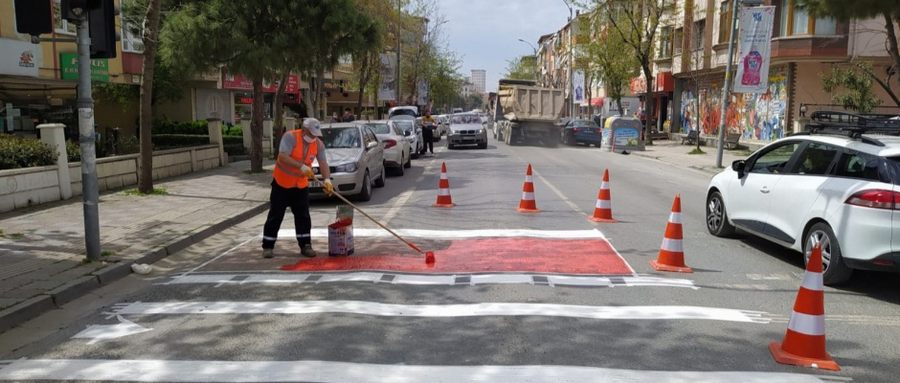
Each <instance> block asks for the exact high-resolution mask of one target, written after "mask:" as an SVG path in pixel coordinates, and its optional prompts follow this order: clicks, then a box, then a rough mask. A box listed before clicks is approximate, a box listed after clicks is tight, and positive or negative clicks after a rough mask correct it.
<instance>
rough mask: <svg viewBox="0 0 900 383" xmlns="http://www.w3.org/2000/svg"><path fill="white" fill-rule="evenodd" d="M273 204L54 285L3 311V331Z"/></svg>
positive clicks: (0, 313) (0, 317) (0, 328)
mask: <svg viewBox="0 0 900 383" xmlns="http://www.w3.org/2000/svg"><path fill="white" fill-rule="evenodd" d="M268 208H269V202H262V203H259V204H258V205H256V206H254V207H251V208H249V209H247V210H245V211H243V212H241V213H238V214H235V215H233V216H231V217H229V218H226V219H224V220H222V221H221V222H218V223H216V224H213V225H212V226H209V227H207V228H205V229H203V230H200V231H198V232H195V233H191V234H187V235H183V236H181V237H180V238H178V239H177V240H175V241H172V242H171V243H169V244H167V245H163V246H160V248H158V249H156V250H153V251H151V252H149V253H147V254H145V255H143V256H141V257H138V258H137V259H136V260H133V261H123V262H119V263H116V264H113V265H109V266H106V267H104V268H102V269H100V270H98V271H95V272H93V273H91V274H90V275H86V276H83V277H80V278H78V279H76V280H74V281H72V282H68V283H66V284H64V285H63V286H60V287H57V288H56V289H53V290H52V291H50V292H49V293H47V294H45V295H39V296H36V297H34V298H31V299H29V300H27V301H24V302H21V303H18V304H16V305H13V306H11V307H9V308H7V309H5V310H3V311H0V333H3V332H6V331H7V330H9V329H11V328H13V327H16V326H18V325H20V324H22V323H25V322H27V321H29V320H31V319H34V318H36V317H37V316H39V315H41V314H44V313H46V312H47V311H50V310H52V309H54V308H56V307H57V306H60V305H63V304H65V303H67V302H71V301H73V300H75V299H78V298H80V297H82V296H84V295H85V294H87V293H88V292H90V291H93V290H95V289H97V288H99V287H100V286H105V285H108V284H110V283H112V282H115V281H117V280H119V279H122V278H124V277H126V276H127V275H129V274H131V265H132V264H134V263H148V264H152V263H155V262H157V261H159V260H161V259H163V258H165V257H167V256H169V255H172V254H174V253H176V252H178V251H181V250H184V249H186V248H188V247H190V246H192V245H194V244H196V243H198V242H200V241H202V240H204V239H206V238H208V237H210V236H212V235H214V234H216V233H218V232H220V231H222V230H224V229H226V228H228V227H230V226H233V225H235V224H238V223H240V222H243V221H246V220H248V219H250V218H251V217H253V216H255V215H258V214H260V213H262V212H264V211H266V209H268Z"/></svg>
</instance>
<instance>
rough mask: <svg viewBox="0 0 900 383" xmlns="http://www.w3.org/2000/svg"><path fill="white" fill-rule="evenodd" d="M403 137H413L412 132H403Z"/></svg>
mask: <svg viewBox="0 0 900 383" xmlns="http://www.w3.org/2000/svg"><path fill="white" fill-rule="evenodd" d="M403 135H404V136H407V137H409V136H411V135H412V132H410V131H409V130H407V131H405V132H403Z"/></svg>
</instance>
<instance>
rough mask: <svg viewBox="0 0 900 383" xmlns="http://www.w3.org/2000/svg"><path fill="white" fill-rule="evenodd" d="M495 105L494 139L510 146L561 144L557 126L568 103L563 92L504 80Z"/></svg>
mask: <svg viewBox="0 0 900 383" xmlns="http://www.w3.org/2000/svg"><path fill="white" fill-rule="evenodd" d="M493 101H494V102H493V103H492V104H491V109H493V110H491V111H490V112H491V118H492V119H493V120H494V124H493V128H494V129H493V131H494V133H493V134H494V139H496V140H498V141H503V142H505V143H506V144H507V145H515V144H519V143H525V142H532V143H533V142H538V141H539V142H541V143H543V144H544V145H546V146H551V147H552V146H556V144H557V143H559V132H560V129H561V128H560V126H559V125H557V121H559V117H560V115H561V114H562V112H563V110H564V107H565V103H564V97H563V91H562V90H561V89H553V88H544V87H539V86H535V83H534V81H528V80H505V79H504V80H500V85H499V87H498V90H497V97H495V99H494V100H493Z"/></svg>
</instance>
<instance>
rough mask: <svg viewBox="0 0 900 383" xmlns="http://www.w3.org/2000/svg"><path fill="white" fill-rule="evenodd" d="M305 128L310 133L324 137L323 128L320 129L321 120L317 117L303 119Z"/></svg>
mask: <svg viewBox="0 0 900 383" xmlns="http://www.w3.org/2000/svg"><path fill="white" fill-rule="evenodd" d="M303 129H306V130H309V134H312V135H313V136H316V137H322V129H319V120H317V119H315V118H307V119H305V120H303Z"/></svg>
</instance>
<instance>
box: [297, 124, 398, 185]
mask: <svg viewBox="0 0 900 383" xmlns="http://www.w3.org/2000/svg"><path fill="white" fill-rule="evenodd" d="M322 141H323V142H324V143H325V158H326V159H327V160H328V167H329V168H330V170H331V182H332V183H333V184H334V189H335V190H336V191H338V192H340V193H341V194H347V195H353V196H356V198H357V199H359V200H361V201H368V200H370V199H372V187H373V186H374V187H382V186H384V180H385V176H384V173H385V169H384V147H383V146H382V145H381V143H380V142H379V141H378V137H377V136H376V135H375V132H374V131H372V129H371V128H369V127H368V126H365V125H363V124H356V123H352V122H346V123H336V124H329V125H323V126H322ZM313 172H314V173H315V174H316V180H315V181H312V182H311V183H310V185H309V191H310V195H313V196H324V195H325V192H324V190H323V188H322V186H323V185H322V181H321V177H322V176H321V175H320V174H321V173H320V171H319V161H318V160H314V161H313Z"/></svg>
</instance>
